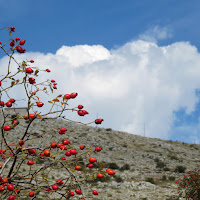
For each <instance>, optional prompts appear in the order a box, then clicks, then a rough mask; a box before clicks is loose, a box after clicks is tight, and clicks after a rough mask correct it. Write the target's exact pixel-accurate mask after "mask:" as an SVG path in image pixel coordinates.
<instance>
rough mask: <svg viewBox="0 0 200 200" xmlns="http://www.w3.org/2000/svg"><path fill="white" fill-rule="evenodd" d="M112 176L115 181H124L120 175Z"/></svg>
mask: <svg viewBox="0 0 200 200" xmlns="http://www.w3.org/2000/svg"><path fill="white" fill-rule="evenodd" d="M114 178H115V181H116V182H117V183H122V182H124V181H123V179H122V178H121V177H120V176H116V175H115V176H114Z"/></svg>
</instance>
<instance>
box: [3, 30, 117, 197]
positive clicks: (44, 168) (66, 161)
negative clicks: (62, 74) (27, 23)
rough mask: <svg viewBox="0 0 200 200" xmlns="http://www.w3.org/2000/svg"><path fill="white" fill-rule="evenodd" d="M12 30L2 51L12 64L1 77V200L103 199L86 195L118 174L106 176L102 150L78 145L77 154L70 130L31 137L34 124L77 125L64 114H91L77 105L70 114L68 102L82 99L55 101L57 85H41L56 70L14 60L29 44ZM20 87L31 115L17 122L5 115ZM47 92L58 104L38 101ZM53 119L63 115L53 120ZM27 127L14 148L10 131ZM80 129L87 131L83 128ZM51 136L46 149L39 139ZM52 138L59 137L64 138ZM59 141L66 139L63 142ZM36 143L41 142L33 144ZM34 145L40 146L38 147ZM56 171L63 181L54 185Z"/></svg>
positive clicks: (62, 97)
mask: <svg viewBox="0 0 200 200" xmlns="http://www.w3.org/2000/svg"><path fill="white" fill-rule="evenodd" d="M6 28H7V27H6ZM6 28H3V29H6ZM3 29H0V30H3ZM7 30H8V31H9V35H10V37H11V38H10V39H9V40H8V41H7V42H5V43H4V42H3V41H0V48H1V50H2V51H3V52H4V53H5V54H6V55H7V56H8V58H9V61H8V67H7V73H6V74H0V109H1V112H2V118H3V122H2V126H1V141H0V197H1V199H7V200H11V199H30V198H31V199H72V198H74V199H77V198H78V199H86V198H90V199H91V198H94V196H95V195H99V194H100V193H99V192H98V191H96V190H93V189H92V187H91V186H89V187H88V189H87V191H84V190H83V188H85V185H86V183H87V182H88V183H90V182H91V181H92V180H95V179H99V178H100V179H101V178H102V177H105V176H109V175H111V176H112V175H114V174H115V172H114V171H113V170H112V169H110V168H109V169H106V170H104V169H103V164H102V163H101V162H100V161H99V160H98V159H97V158H96V157H95V155H96V154H98V153H100V151H101V150H102V147H100V146H96V147H94V146H93V145H91V146H87V145H86V144H81V146H80V145H79V146H78V148H76V147H75V146H74V145H73V144H72V142H71V141H70V140H69V138H68V137H67V136H66V135H67V131H68V130H67V127H59V129H56V128H54V129H51V130H47V131H46V130H45V131H43V133H42V134H41V135H39V137H35V136H34V134H33V133H31V132H30V127H31V129H34V126H31V125H32V124H33V122H34V121H37V120H45V119H48V120H49V119H52V120H53V119H57V118H62V119H63V120H67V121H72V120H70V119H67V118H66V117H65V116H64V114H63V113H64V111H67V110H71V111H77V114H78V115H79V116H80V117H83V116H84V115H87V114H89V112H88V111H86V110H82V109H83V107H84V106H83V105H78V106H77V107H75V108H67V106H68V101H72V100H73V99H74V98H77V96H78V93H76V92H72V93H69V94H58V95H55V92H56V89H57V86H56V85H57V83H56V81H55V80H53V79H52V80H49V79H47V80H45V81H42V82H38V81H37V77H38V76H39V75H40V74H41V76H42V74H43V73H51V70H50V69H48V68H46V69H45V70H42V69H40V68H38V67H36V66H34V65H35V62H34V60H24V61H22V62H21V63H19V62H18V61H17V60H16V59H15V57H14V54H15V53H17V54H18V53H19V54H23V53H25V52H26V49H25V48H24V46H26V45H27V43H28V42H27V41H26V40H24V39H23V40H20V38H19V37H15V38H12V34H13V32H15V27H13V26H12V27H8V28H7ZM11 63H12V64H13V65H16V68H15V70H14V71H11ZM0 73H1V72H0ZM17 86H22V89H23V90H24V91H21V92H20V94H23V93H25V94H26V99H25V105H24V107H27V108H28V109H27V114H25V115H24V116H20V115H17V114H16V115H15V117H14V118H13V119H12V117H11V118H10V117H9V116H8V115H6V113H5V109H4V107H8V108H10V107H11V108H12V107H13V106H15V105H17V102H18V101H19V100H18V99H14V98H13V96H12V94H13V93H11V92H10V89H11V88H12V89H13V88H15V87H17ZM42 92H43V93H44V94H49V93H52V95H53V96H54V98H53V99H48V100H47V101H42V100H41V99H40V97H39V94H40V93H42ZM48 104H49V105H50V109H49V111H47V112H45V113H42V112H41V109H43V108H46V110H48V108H49V107H48ZM55 106H58V107H59V110H58V109H57V110H56V109H55ZM41 107H42V108H41ZM52 114H58V115H57V116H56V117H52ZM22 121H26V123H25V124H26V125H25V129H24V131H23V132H22V131H21V129H20V134H19V135H18V138H19V139H18V140H17V139H13V141H11V143H10V141H8V137H9V136H10V134H11V131H12V132H14V131H16V130H17V129H18V127H19V124H20V123H21V122H22ZM102 122H103V119H102V118H99V119H95V120H94V121H93V122H90V123H95V124H101V123H102ZM77 123H81V122H77ZM90 123H87V124H90ZM36 124H37V123H36ZM81 124H83V125H87V124H84V123H81ZM38 128H40V127H38ZM48 132H50V133H51V134H49V135H51V137H49V135H48V140H46V144H45V145H43V147H42V146H41V145H40V142H39V140H40V137H42V138H44V137H45V135H47V133H48ZM9 133H10V134H9ZM52 133H55V134H56V135H57V136H59V137H57V136H56V135H53V134H52ZM11 135H12V134H11ZM46 137H47V136H46ZM60 137H61V138H62V139H58V138H60ZM11 138H12V137H11ZM33 141H36V142H35V143H34V142H33ZM48 141H50V142H48ZM33 144H37V145H35V146H34V145H33ZM94 163H97V164H98V165H99V168H98V169H94V168H93V164H94ZM6 171H7V172H6ZM55 171H57V172H58V173H59V174H62V178H60V177H59V179H58V178H56V180H54V179H55V177H54V178H52V175H51V173H53V172H55ZM50 175H51V176H50ZM54 175H55V173H54ZM55 176H56V175H55ZM85 192H86V193H87V195H86V194H85ZM44 196H45V198H44Z"/></svg>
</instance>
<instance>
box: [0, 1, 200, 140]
mask: <svg viewBox="0 0 200 200" xmlns="http://www.w3.org/2000/svg"><path fill="white" fill-rule="evenodd" d="M199 6H200V2H199V1H198V0H190V1H188V0H177V1H174V0H166V1H160V0H156V1H155V0H143V1H139V0H135V1H133V0H126V1H120V0H115V1H113V0H101V1H97V0H86V1H82V0H59V1H54V0H49V1H48V3H47V1H39V0H35V1H25V0H21V1H14V0H11V1H9V2H8V1H3V0H0V8H1V12H0V25H1V27H5V26H15V27H16V33H15V34H14V36H15V37H17V36H18V37H20V38H21V39H25V40H26V41H27V42H26V47H25V48H26V49H27V53H28V54H27V56H28V57H31V56H32V57H33V58H34V59H37V58H38V57H40V56H43V57H44V58H45V60H46V62H47V63H49V64H51V63H52V62H54V60H53V61H52V58H49V57H50V56H49V57H48V56H46V55H47V54H49V53H51V54H52V55H57V52H58V50H59V55H62V56H63V55H64V56H66V58H68V59H70V58H69V56H72V57H73V56H75V55H77V57H76V56H75V58H74V59H76V58H79V56H78V55H79V54H80V55H82V54H84V52H85V49H86V48H88V49H87V52H88V51H90V52H92V53H91V57H90V58H87V59H89V60H87V59H86V60H84V59H83V60H82V62H83V63H75V62H77V61H74V60H72V61H69V65H70V64H71V65H70V66H74V69H73V70H74V71H73V72H71V73H72V74H73V73H75V72H76V73H80V77H81V73H82V72H83V74H84V73H86V72H85V71H84V70H85V68H86V67H88V68H89V69H90V70H93V69H94V68H95V66H93V64H92V62H93V61H91V60H90V59H93V60H94V57H95V59H97V60H95V62H97V61H98V62H99V63H95V64H96V65H97V66H100V67H102V62H105V64H106V65H108V66H110V68H109V69H106V68H105V71H103V67H102V68H101V69H102V73H103V72H104V73H106V72H107V71H108V74H109V72H110V74H113V73H114V74H115V73H116V77H115V78H116V79H113V83H114V84H115V83H116V88H119V87H120V86H119V85H118V82H117V77H118V76H117V72H120V73H122V74H123V73H125V72H124V71H120V70H121V68H123V66H120V61H119V60H118V59H116V60H115V61H114V63H115V65H116V66H119V68H117V67H116V68H115V66H112V65H111V61H109V62H107V60H109V55H115V56H116V57H117V56H119V57H120V56H121V55H122V54H123V53H124V52H125V53H126V54H124V57H123V59H125V60H126V62H125V63H124V64H125V65H126V64H127V63H129V64H130V63H131V62H133V63H137V59H136V60H132V57H133V55H132V54H131V53H130V52H131V51H132V50H133V49H134V52H135V51H138V52H139V53H140V54H141V56H140V58H138V59H141V62H143V61H145V59H147V60H148V59H149V58H152V59H153V57H151V56H152V55H153V56H155V58H156V56H158V57H159V55H160V53H161V52H162V47H166V51H167V49H168V48H167V46H169V48H172V50H171V51H170V52H173V51H174V54H172V55H171V54H170V56H171V58H172V59H171V60H168V61H166V63H165V64H164V65H163V66H165V68H167V67H168V65H172V66H175V64H179V63H181V64H182V65H185V68H184V69H188V66H189V63H190V61H191V60H195V61H194V63H193V62H192V61H191V64H193V65H195V66H198V62H199V52H198V50H199V48H200V40H199V36H200V27H199V26H198V24H199V19H200V12H199ZM7 38H8V37H7V33H6V32H2V31H1V32H0V41H6V39H7ZM139 40H144V41H146V43H140V42H138V41H139ZM151 42H152V43H154V44H155V45H157V47H156V46H154V45H150V47H149V48H148V50H146V51H147V52H148V54H149V56H148V57H144V55H143V53H142V52H143V51H142V50H141V49H140V50H138V49H137V47H138V46H140V47H143V48H145V47H146V46H147V45H149V43H151ZM179 42H180V43H179ZM181 42H182V43H181ZM128 43H131V44H132V46H131V47H130V46H129V45H126V44H128ZM176 44H177V45H176ZM81 45H88V46H85V47H84V48H82V46H81ZM94 45H99V46H97V47H94ZM63 46H64V47H63ZM65 46H67V47H72V48H71V49H70V48H65ZM79 47H80V48H79ZM90 47H92V48H90ZM132 48H133V49H132ZM195 48H196V49H195ZM174 49H179V51H178V52H181V50H183V49H184V51H183V52H182V53H183V54H184V53H185V52H187V53H188V55H191V56H188V60H185V61H182V57H181V55H179V53H176V51H175V50H174ZM94 51H95V52H99V53H98V56H99V55H100V54H101V56H100V57H98V56H96V55H95V53H94ZM158 51H159V52H160V53H159V54H157V53H158ZM66 52H67V53H66ZM71 52H72V53H71ZM119 52H120V53H119ZM129 53H130V55H132V57H131V58H130V57H128V55H129ZM180 54H181V53H180ZM145 55H146V54H145ZM163 55H164V54H163ZM176 55H178V56H177V57H176ZM3 56H4V55H3V54H2V53H0V58H2V57H3ZM183 56H184V55H183ZM97 57H98V58H97ZM119 57H118V58H119ZM41 58H42V57H41ZM155 58H154V59H155ZM48 59H49V60H48ZM173 60H175V61H173ZM180 60H181V61H180ZM183 60H184V59H183ZM141 62H139V63H141ZM158 62H160V63H161V62H162V61H160V60H158V61H157V62H156V63H150V64H149V65H148V66H150V67H151V65H156V64H157V63H158ZM2 63H3V60H2ZM0 64H1V62H0ZM167 64H168V65H167ZM199 64H200V63H199ZM79 66H86V67H82V68H81V67H79ZM199 66H200V65H199ZM58 67H59V66H58ZM112 67H113V68H112ZM133 67H134V66H133ZM111 68H112V70H113V71H112V70H111ZM165 68H164V67H163V68H162V69H159V68H157V69H156V70H158V71H159V70H161V71H163V73H161V74H162V75H161V74H160V75H159V73H158V74H156V73H157V71H156V70H155V73H153V74H150V75H152V76H153V75H155V74H156V75H155V79H152V84H154V83H155V87H158V86H157V81H158V80H159V83H163V89H162V88H161V90H158V91H157V92H155V93H154V94H152V96H148V99H152V103H154V102H157V101H158V105H160V104H159V102H161V104H162V106H163V107H162V106H161V107H159V109H161V110H162V108H164V107H165V103H166V102H165V103H163V102H164V99H166V98H165V96H164V94H163V96H162V92H163V91H165V89H166V88H168V87H169V88H170V87H171V86H170V84H169V85H168V84H167V80H169V77H168V78H166V74H167V73H168V72H166V70H165ZM169 68H170V66H169ZM59 69H62V67H60V68H59ZM70 69H71V68H70ZM77 70H79V71H77ZM95 70H97V69H95ZM109 70H110V71H109ZM127 70H131V69H129V67H128V65H127ZM138 70H141V69H139V68H138ZM178 70H179V69H178V68H177V70H174V71H175V72H176V71H178ZM195 70H197V69H196V68H194V71H195ZM133 71H134V70H133ZM149 71H150V68H149V69H148V70H147V72H149ZM134 72H137V71H134ZM181 72H182V70H180V72H179V71H178V72H177V73H179V74H177V75H178V76H180V77H181V74H180V73H181ZM198 72H199V71H198V70H197V71H195V72H194V73H195V74H196V75H197V74H198ZM87 73H89V71H88V72H87ZM138 73H139V72H138ZM164 73H166V74H164ZM170 73H172V76H173V74H175V75H176V73H174V72H173V69H172V71H170ZM188 73H190V71H188ZM136 74H137V73H136ZM191 74H192V72H191ZM93 75H94V77H95V76H96V75H95V74H93ZM143 75H144V73H143ZM138 76H140V75H138ZM147 76H148V74H147ZM157 76H158V77H157ZM184 76H187V74H186V75H184ZM193 76H194V75H191V77H190V78H188V80H187V78H186V79H185V80H187V81H188V82H186V81H184V80H182V79H181V78H180V81H178V82H176V83H175V82H174V85H173V88H176V86H177V88H179V90H180V91H183V90H184V89H185V88H187V90H186V91H187V92H185V93H184V92H183V94H184V95H182V96H181V95H180V97H179V96H177V102H173V99H169V100H170V101H172V103H170V105H171V107H170V108H169V110H166V109H164V110H165V111H163V113H165V114H166V115H164V114H163V116H162V113H159V114H160V117H158V118H156V117H155V121H151V118H152V117H153V118H154V116H150V115H149V118H148V117H147V119H145V117H144V116H140V118H139V120H138V121H139V122H138V123H139V124H140V125H136V124H137V123H135V124H134V122H133V121H131V120H130V122H129V123H128V124H127V123H126V122H125V121H124V124H123V125H122V126H116V124H119V123H120V120H119V119H117V118H116V121H114V122H111V121H109V120H111V118H112V114H111V113H113V112H115V109H114V107H113V108H111V109H110V110H109V109H108V108H109V106H108V105H107V104H106V97H104V100H105V101H103V105H102V106H101V108H102V109H103V107H104V106H105V108H106V110H104V112H102V113H101V115H102V118H103V114H105V112H106V116H107V119H106V120H107V122H105V123H104V125H103V124H102V127H107V128H109V127H111V128H113V129H116V130H119V129H120V130H123V131H128V132H132V133H137V134H140V135H143V122H144V121H146V135H147V136H149V137H159V138H163V139H172V140H178V141H183V142H189V143H193V142H194V140H195V142H196V143H200V136H199V135H198V132H200V125H199V124H200V123H199V114H200V112H199V110H200V101H199V97H200V95H199V91H198V89H199V88H200V83H199V82H198V80H197V78H196V76H195V78H194V77H193ZM111 77H112V76H111ZM162 77H164V78H166V82H165V81H163V80H162ZM199 77H200V74H199ZM58 78H59V76H58ZM96 78H97V79H95V80H93V82H94V83H99V82H98V81H97V80H99V81H100V80H102V79H101V78H100V77H96ZM98 78H99V79H98ZM135 79H137V76H135ZM193 79H195V80H196V81H195V82H194V83H193V84H192V83H191V80H193ZM86 80H88V79H86ZM108 80H109V78H108ZM130 80H132V77H130ZM173 80H176V77H175V78H174V79H173ZM149 81H150V80H149ZM164 83H165V84H164ZM183 83H184V84H185V85H184V84H183ZM106 84H109V81H107V82H105V85H104V86H105V87H107V86H108V85H106ZM121 84H122V85H123V83H122V82H121ZM130 84H133V90H131V89H130V91H132V93H135V94H134V95H137V93H136V91H137V88H136V86H137V84H136V83H135V82H130ZM138 84H139V83H138ZM124 85H125V86H126V82H125V81H124ZM158 85H159V84H158ZM161 85H162V84H161ZM182 85H183V87H182ZM187 85H189V86H188V87H187ZM109 87H110V89H111V90H113V91H115V89H116V88H112V87H111V86H109ZM109 87H108V88H109ZM134 87H135V88H134ZM155 87H154V88H155ZM188 88H189V89H188ZM93 89H94V88H91V91H93ZM74 90H76V88H75V87H74ZM121 90H123V91H124V90H125V89H124V88H123V87H122V88H121ZM169 90H170V89H169ZM169 90H168V89H167V91H169ZM179 90H178V89H177V91H178V92H177V93H180V91H179ZM116 91H117V89H116ZM144 91H145V92H146V94H148V91H146V89H145V87H144ZM102 92H103V89H102ZM127 93H129V92H128V90H127ZM112 95H113V96H112V102H113V101H114V102H116V105H117V102H118V101H121V100H119V99H118V97H117V95H116V94H115V92H113V93H112ZM140 95H141V99H143V98H144V97H142V94H141V93H140V94H139V93H138V95H137V97H138V98H139V97H140ZM153 95H155V96H154V99H153ZM97 96H98V94H96V97H97ZM96 97H93V100H94V101H97V100H96ZM132 97H133V96H132ZM157 97H158V98H157ZM190 97H191V98H190ZM180 98H183V103H182V102H181V100H180ZM187 98H188V99H187ZM144 99H145V98H144ZM158 99H160V101H159V100H158ZM84 100H85V101H86V102H87V101H88V102H89V100H87V99H84ZM123 102H126V99H125V98H124V99H123ZM138 102H139V103H138ZM140 102H141V101H139V100H138V101H135V102H134V103H135V104H136V105H138V106H137V107H135V109H134V110H137V109H138V113H141V110H142V107H144V108H146V111H147V110H149V112H153V109H156V107H155V108H153V107H152V108H151V105H152V103H150V102H151V101H150V100H149V101H148V100H146V99H145V100H144V102H145V103H144V106H143V104H140ZM99 103H101V102H100V101H99ZM148 103H149V104H148ZM173 103H174V104H173ZM90 104H91V102H90ZM127 105H128V103H127ZM88 106H89V103H88ZM138 107H139V108H140V107H141V110H139V108H138ZM91 108H92V109H93V110H95V116H96V113H97V112H100V111H99V110H98V109H97V108H96V107H95V106H94V105H93V106H92V105H91ZM150 108H151V109H150ZM127 109H129V107H128V106H127ZM187 109H188V111H187ZM134 110H130V111H129V110H127V112H126V113H125V111H124V110H122V109H121V112H124V116H125V115H126V116H128V117H129V119H131V118H134V116H136V114H137V115H138V113H136V111H134ZM128 111H129V112H128ZM144 112H145V111H144ZM109 117H110V119H109ZM162 117H163V118H162ZM156 119H157V121H158V120H159V119H163V121H162V123H163V127H165V129H167V131H166V133H165V134H164V135H165V137H164V136H163V135H162V133H159V132H156V131H155V129H156V128H155V127H153V125H152V124H154V125H155V126H157V123H158V122H156ZM127 120H128V119H127ZM86 121H87V120H86ZM165 121H167V123H168V124H164V122H165ZM149 123H150V124H151V125H149ZM162 123H160V124H162ZM133 124H134V125H133ZM125 127H129V128H125ZM133 127H135V128H136V129H137V131H134V130H136V129H134V128H133ZM148 127H150V128H148ZM158 130H159V131H162V130H163V129H162V127H160V129H159V128H158ZM148 131H149V135H148ZM153 131H154V132H155V134H153Z"/></svg>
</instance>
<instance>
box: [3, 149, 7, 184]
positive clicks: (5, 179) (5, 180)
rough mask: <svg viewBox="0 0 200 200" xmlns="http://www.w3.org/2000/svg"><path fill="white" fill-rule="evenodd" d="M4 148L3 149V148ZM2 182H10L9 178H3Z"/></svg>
mask: <svg viewBox="0 0 200 200" xmlns="http://www.w3.org/2000/svg"><path fill="white" fill-rule="evenodd" d="M2 150H3V149H2ZM2 182H3V183H7V182H8V179H7V178H3V179H2Z"/></svg>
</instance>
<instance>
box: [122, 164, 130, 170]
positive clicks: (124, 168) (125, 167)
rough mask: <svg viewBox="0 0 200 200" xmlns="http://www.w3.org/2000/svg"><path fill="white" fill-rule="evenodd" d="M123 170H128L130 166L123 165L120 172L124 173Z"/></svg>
mask: <svg viewBox="0 0 200 200" xmlns="http://www.w3.org/2000/svg"><path fill="white" fill-rule="evenodd" d="M124 170H130V165H129V164H124V165H123V166H122V167H121V168H120V171H124Z"/></svg>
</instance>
